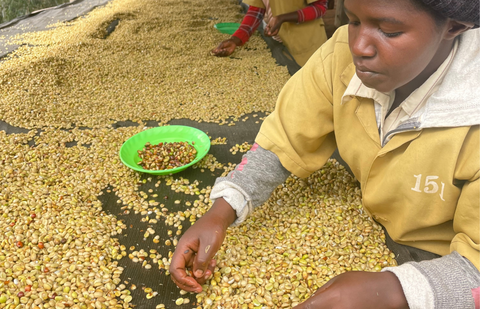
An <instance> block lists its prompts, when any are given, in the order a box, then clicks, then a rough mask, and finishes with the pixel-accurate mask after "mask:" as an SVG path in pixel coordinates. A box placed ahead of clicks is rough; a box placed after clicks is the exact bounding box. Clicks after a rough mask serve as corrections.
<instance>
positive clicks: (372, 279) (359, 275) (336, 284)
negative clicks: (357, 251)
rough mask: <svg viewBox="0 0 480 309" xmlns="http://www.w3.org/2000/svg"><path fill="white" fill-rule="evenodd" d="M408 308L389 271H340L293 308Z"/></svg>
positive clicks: (397, 281) (400, 287)
mask: <svg viewBox="0 0 480 309" xmlns="http://www.w3.org/2000/svg"><path fill="white" fill-rule="evenodd" d="M353 308H355V309H389V308H392V309H394V308H395V309H397V308H401V309H408V303H407V300H406V299H405V295H404V294H403V289H402V286H401V284H400V281H399V280H398V279H397V277H396V276H395V274H393V273H391V272H388V271H386V272H382V273H370V272H361V271H352V272H346V273H343V274H341V275H339V276H337V277H335V278H333V279H331V280H330V281H328V282H327V283H326V284H325V285H323V286H322V287H321V288H320V289H318V290H317V291H316V292H315V294H314V295H312V297H310V298H309V299H307V300H306V301H305V302H303V303H301V304H300V305H298V306H296V307H294V309H353Z"/></svg>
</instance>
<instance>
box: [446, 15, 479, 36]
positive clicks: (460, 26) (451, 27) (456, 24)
mask: <svg viewBox="0 0 480 309" xmlns="http://www.w3.org/2000/svg"><path fill="white" fill-rule="evenodd" d="M447 24H448V25H447V32H446V33H445V39H446V40H453V39H455V38H456V37H457V36H459V35H460V34H462V33H464V32H465V31H467V30H470V29H472V28H473V27H475V24H474V23H470V22H463V21H457V20H453V19H450V20H449V21H448V23H447Z"/></svg>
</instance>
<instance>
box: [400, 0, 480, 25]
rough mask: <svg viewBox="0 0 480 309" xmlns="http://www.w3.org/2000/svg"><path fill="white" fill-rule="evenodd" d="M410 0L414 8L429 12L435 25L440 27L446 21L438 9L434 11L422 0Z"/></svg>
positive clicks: (446, 18)
mask: <svg viewBox="0 0 480 309" xmlns="http://www.w3.org/2000/svg"><path fill="white" fill-rule="evenodd" d="M474 1H476V0H474ZM410 2H411V3H412V4H413V5H414V6H415V8H417V9H419V10H422V11H424V12H427V13H428V14H430V16H432V18H433V19H434V20H435V24H436V25H437V27H440V26H442V25H444V24H445V23H446V22H447V20H448V17H446V16H444V15H442V14H441V13H439V12H438V11H435V10H434V9H432V8H431V7H429V6H428V5H426V4H425V3H424V2H423V1H422V0H410Z"/></svg>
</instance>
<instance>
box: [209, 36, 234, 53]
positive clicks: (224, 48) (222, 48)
mask: <svg viewBox="0 0 480 309" xmlns="http://www.w3.org/2000/svg"><path fill="white" fill-rule="evenodd" d="M240 45H242V41H241V40H240V39H239V38H237V37H235V36H232V37H231V38H229V39H228V40H225V41H223V42H222V43H220V44H219V45H218V46H217V47H216V48H214V49H212V50H211V53H212V54H213V55H214V56H217V57H228V56H230V55H231V54H232V53H233V52H234V51H235V48H237V46H240Z"/></svg>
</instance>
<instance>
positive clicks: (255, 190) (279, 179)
mask: <svg viewBox="0 0 480 309" xmlns="http://www.w3.org/2000/svg"><path fill="white" fill-rule="evenodd" d="M288 176H290V172H289V171H287V170H286V169H285V168H284V167H283V166H282V164H281V163H280V160H279V159H278V157H277V156H276V155H275V154H274V153H273V152H271V151H268V150H265V149H263V148H262V147H260V146H259V145H258V144H254V145H253V146H252V148H251V149H250V150H249V151H248V152H247V153H246V154H245V155H244V156H243V159H242V162H241V163H240V164H239V165H237V167H236V168H235V170H234V171H232V172H230V173H229V174H228V175H227V177H219V178H217V180H216V181H215V186H214V187H213V189H212V192H211V193H210V198H211V199H212V200H215V199H217V198H220V197H223V198H224V199H225V200H226V201H227V203H229V204H230V206H232V208H233V209H235V211H236V212H237V220H236V221H235V222H234V225H238V224H240V223H242V222H243V221H245V219H246V218H247V216H248V215H249V214H250V213H251V212H252V211H253V209H254V208H255V207H258V206H260V205H262V204H263V203H265V202H266V201H267V200H268V198H269V197H270V195H271V193H272V192H273V190H275V188H276V187H278V186H279V185H280V184H282V183H283V182H285V180H286V179H287V178H288Z"/></svg>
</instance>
